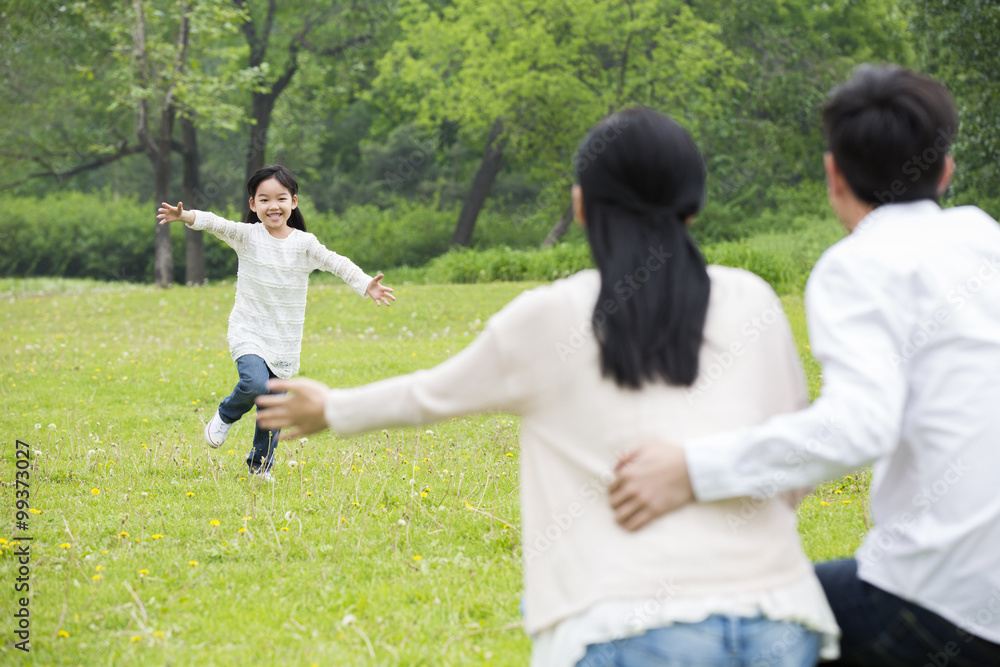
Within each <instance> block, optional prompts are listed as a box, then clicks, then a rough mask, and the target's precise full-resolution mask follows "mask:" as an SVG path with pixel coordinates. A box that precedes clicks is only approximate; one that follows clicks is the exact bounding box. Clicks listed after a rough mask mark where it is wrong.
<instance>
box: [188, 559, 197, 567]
mask: <svg viewBox="0 0 1000 667" xmlns="http://www.w3.org/2000/svg"><path fill="white" fill-rule="evenodd" d="M197 564H198V561H196V560H189V561H188V565H191V566H194V565H197Z"/></svg>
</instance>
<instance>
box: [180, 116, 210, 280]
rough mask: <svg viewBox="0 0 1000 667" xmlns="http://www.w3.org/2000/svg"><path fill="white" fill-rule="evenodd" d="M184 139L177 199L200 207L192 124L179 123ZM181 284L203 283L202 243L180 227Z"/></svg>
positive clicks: (198, 165)
mask: <svg viewBox="0 0 1000 667" xmlns="http://www.w3.org/2000/svg"><path fill="white" fill-rule="evenodd" d="M181 133H182V134H183V135H184V189H183V191H182V193H181V195H182V196H183V197H184V201H185V202H188V206H189V207H190V208H197V209H201V208H203V207H204V205H205V204H204V203H203V201H202V199H203V197H202V196H201V174H200V168H201V156H200V155H199V154H198V131H197V129H195V126H194V122H193V121H192V120H191V119H190V118H188V117H186V116H185V117H184V118H182V119H181ZM184 282H185V283H187V284H188V285H203V284H204V283H205V242H204V236H203V234H202V233H201V231H200V230H195V229H191V228H190V227H188V226H187V225H184Z"/></svg>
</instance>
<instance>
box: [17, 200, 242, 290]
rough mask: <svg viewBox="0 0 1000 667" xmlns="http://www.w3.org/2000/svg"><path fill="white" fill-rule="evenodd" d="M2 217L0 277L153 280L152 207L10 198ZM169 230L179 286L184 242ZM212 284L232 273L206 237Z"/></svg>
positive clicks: (220, 247)
mask: <svg viewBox="0 0 1000 667" xmlns="http://www.w3.org/2000/svg"><path fill="white" fill-rule="evenodd" d="M6 203H7V204H8V206H7V207H6V210H5V212H4V215H2V216H0V245H2V246H3V247H4V248H8V249H10V251H9V252H5V253H0V276H5V277H20V278H25V277H29V276H59V277H63V278H91V279H95V280H128V281H137V282H148V281H151V280H152V278H153V229H154V226H155V225H156V220H155V217H154V216H155V212H154V209H153V207H152V205H150V204H142V203H140V202H138V201H137V200H136V199H134V198H132V197H118V196H114V195H111V194H110V193H108V192H104V193H102V194H85V193H81V192H61V193H55V194H52V195H50V196H48V197H45V198H34V197H22V198H16V199H8V200H7V202H6ZM174 227H175V229H172V230H171V241H172V243H173V246H174V256H175V257H177V258H179V260H180V261H179V262H177V263H176V264H175V276H177V278H178V281H179V282H183V276H184V261H183V260H184V236H183V230H182V229H181V228H180V226H178V225H175V226H174ZM205 260H206V267H207V275H208V277H209V278H210V279H218V278H224V277H227V276H231V275H234V274H235V268H236V258H235V254H234V253H233V251H232V249H231V248H229V246H226V245H225V244H223V243H222V242H221V241H219V240H217V239H216V238H215V237H213V236H210V235H206V238H205Z"/></svg>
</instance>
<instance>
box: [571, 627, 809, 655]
mask: <svg viewBox="0 0 1000 667" xmlns="http://www.w3.org/2000/svg"><path fill="white" fill-rule="evenodd" d="M818 659H819V635H818V634H817V633H815V632H813V631H811V630H807V629H806V628H805V627H803V626H801V625H799V624H798V623H788V622H783V621H772V620H769V619H767V618H764V617H763V616H755V617H753V618H744V617H741V616H709V617H708V618H706V619H705V620H704V621H701V622H700V623H674V624H673V625H668V626H666V627H662V628H654V629H652V630H649V631H647V632H646V633H645V634H643V635H639V636H637V637H628V638H626V639H619V640H616V641H612V642H608V643H606V644H591V645H590V646H588V647H587V654H586V655H585V656H583V659H582V660H580V662H578V663H577V667H765V665H766V666H780V667H806V666H808V665H815V664H816V661H817V660H818Z"/></svg>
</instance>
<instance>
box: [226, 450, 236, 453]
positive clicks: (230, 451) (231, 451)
mask: <svg viewBox="0 0 1000 667" xmlns="http://www.w3.org/2000/svg"><path fill="white" fill-rule="evenodd" d="M235 453H236V452H234V451H233V450H231V449H230V450H229V451H228V452H227V454H235Z"/></svg>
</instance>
